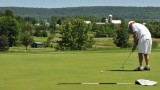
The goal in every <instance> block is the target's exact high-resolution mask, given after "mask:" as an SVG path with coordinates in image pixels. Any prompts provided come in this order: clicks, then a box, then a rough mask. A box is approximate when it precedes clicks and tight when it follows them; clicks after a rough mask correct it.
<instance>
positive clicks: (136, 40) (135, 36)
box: [132, 31, 138, 52]
mask: <svg viewBox="0 0 160 90" xmlns="http://www.w3.org/2000/svg"><path fill="white" fill-rule="evenodd" d="M133 39H134V46H133V48H132V52H133V51H134V50H135V49H136V47H137V45H138V34H137V32H136V31H135V32H134V33H133Z"/></svg>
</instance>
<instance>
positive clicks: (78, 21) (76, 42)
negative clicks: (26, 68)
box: [0, 10, 160, 51]
mask: <svg viewBox="0 0 160 90" xmlns="http://www.w3.org/2000/svg"><path fill="white" fill-rule="evenodd" d="M93 17H94V16H68V17H63V16H51V17H50V18H48V19H37V18H33V17H22V16H15V15H14V13H13V12H12V11H11V10H6V11H5V12H3V13H0V51H7V50H9V47H12V46H18V45H24V46H25V47H26V50H27V47H28V46H29V45H31V46H32V43H33V42H35V41H34V38H33V36H37V37H48V39H47V40H46V41H45V42H43V44H44V47H52V45H51V43H52V41H51V40H52V39H53V38H54V35H55V33H57V32H58V33H59V34H60V37H59V38H60V40H59V41H57V42H56V43H57V46H56V47H55V48H56V49H57V50H86V49H87V48H92V45H93V44H94V39H93V38H95V37H96V38H98V37H104V38H106V37H111V38H113V40H114V44H115V45H116V46H117V47H121V48H126V47H130V46H131V44H130V43H129V36H130V34H129V33H128V29H127V22H128V20H126V19H124V18H119V17H114V19H120V20H121V22H122V23H121V24H120V25H115V24H113V23H105V17H98V18H93ZM86 20H89V21H91V23H90V24H86V23H85V22H84V21H86ZM134 20H135V21H136V22H139V23H144V22H145V23H146V26H147V27H148V28H149V30H150V31H151V34H152V37H154V38H160V22H158V21H153V20H145V19H134ZM97 21H100V22H104V23H105V24H101V25H98V24H96V22H97ZM45 22H48V23H49V24H50V25H49V26H48V25H47V26H46V25H45Z"/></svg>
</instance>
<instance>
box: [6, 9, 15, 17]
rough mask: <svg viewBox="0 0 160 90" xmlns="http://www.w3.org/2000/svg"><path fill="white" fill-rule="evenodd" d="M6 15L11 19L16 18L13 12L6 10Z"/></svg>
mask: <svg viewBox="0 0 160 90" xmlns="http://www.w3.org/2000/svg"><path fill="white" fill-rule="evenodd" d="M4 15H5V16H9V17H14V15H13V12H12V11H11V10H6V11H5V13H4Z"/></svg>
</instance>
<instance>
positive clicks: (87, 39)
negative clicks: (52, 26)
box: [57, 19, 93, 50]
mask: <svg viewBox="0 0 160 90" xmlns="http://www.w3.org/2000/svg"><path fill="white" fill-rule="evenodd" d="M89 31H90V28H89V26H88V25H87V24H85V23H84V21H83V20H81V19H74V20H66V21H64V22H63V23H62V26H61V31H60V34H61V35H62V37H61V38H62V40H61V41H59V42H58V46H57V49H60V50H85V49H86V48H88V47H91V46H92V45H93V38H92V36H90V35H89Z"/></svg>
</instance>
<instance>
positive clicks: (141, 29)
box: [132, 23, 151, 39]
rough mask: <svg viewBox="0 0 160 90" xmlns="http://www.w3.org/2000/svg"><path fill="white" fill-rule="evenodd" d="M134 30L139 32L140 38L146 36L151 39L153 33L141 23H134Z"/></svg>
mask: <svg viewBox="0 0 160 90" xmlns="http://www.w3.org/2000/svg"><path fill="white" fill-rule="evenodd" d="M132 29H133V32H137V34H138V39H141V38H145V39H151V33H150V32H149V30H148V28H147V27H146V26H144V25H143V24H140V23H134V24H133V25H132Z"/></svg>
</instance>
